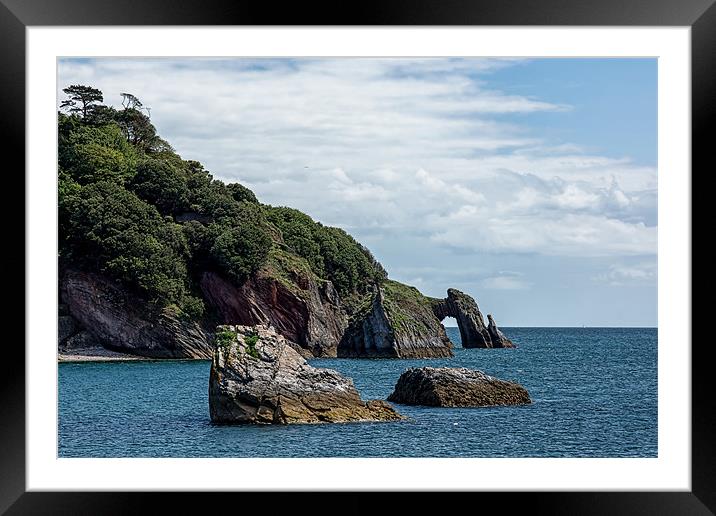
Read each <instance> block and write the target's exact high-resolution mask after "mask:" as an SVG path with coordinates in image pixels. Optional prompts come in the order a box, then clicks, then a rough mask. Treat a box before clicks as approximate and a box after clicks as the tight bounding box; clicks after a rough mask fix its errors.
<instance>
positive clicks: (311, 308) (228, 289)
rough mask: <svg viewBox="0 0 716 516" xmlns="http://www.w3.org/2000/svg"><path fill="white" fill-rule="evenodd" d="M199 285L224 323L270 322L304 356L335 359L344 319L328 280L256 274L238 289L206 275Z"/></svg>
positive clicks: (216, 276)
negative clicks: (290, 280) (288, 278)
mask: <svg viewBox="0 0 716 516" xmlns="http://www.w3.org/2000/svg"><path fill="white" fill-rule="evenodd" d="M200 287H201V290H202V292H203V294H204V298H205V299H206V300H207V301H208V302H209V303H210V304H212V305H213V306H214V307H215V308H216V309H217V311H218V312H219V314H220V317H221V321H222V323H224V324H241V325H247V326H253V325H256V324H269V325H271V326H273V327H274V328H276V330H277V331H278V332H279V333H280V334H281V335H283V336H284V337H285V338H286V339H287V340H288V341H289V343H290V344H291V345H292V346H293V347H294V348H295V349H296V350H297V351H299V353H301V354H302V355H303V356H307V357H313V356H315V357H335V356H336V348H337V346H338V343H339V341H340V339H341V336H342V335H343V332H344V331H345V328H346V326H347V323H348V321H347V317H346V315H345V313H344V311H343V310H342V309H341V306H340V302H339V299H338V294H337V293H336V291H335V289H334V288H333V284H332V283H331V282H330V281H321V280H317V279H315V278H311V277H309V276H307V275H303V276H297V277H296V278H293V281H292V282H288V281H281V279H280V278H277V277H275V276H272V275H270V274H267V273H264V272H259V273H258V274H256V275H254V276H252V277H251V278H249V279H248V280H247V281H246V282H244V283H243V284H242V285H241V286H236V285H235V284H233V283H231V282H230V281H228V280H226V279H224V278H223V277H222V276H220V275H219V274H217V273H215V272H204V273H203V274H202V275H201V279H200Z"/></svg>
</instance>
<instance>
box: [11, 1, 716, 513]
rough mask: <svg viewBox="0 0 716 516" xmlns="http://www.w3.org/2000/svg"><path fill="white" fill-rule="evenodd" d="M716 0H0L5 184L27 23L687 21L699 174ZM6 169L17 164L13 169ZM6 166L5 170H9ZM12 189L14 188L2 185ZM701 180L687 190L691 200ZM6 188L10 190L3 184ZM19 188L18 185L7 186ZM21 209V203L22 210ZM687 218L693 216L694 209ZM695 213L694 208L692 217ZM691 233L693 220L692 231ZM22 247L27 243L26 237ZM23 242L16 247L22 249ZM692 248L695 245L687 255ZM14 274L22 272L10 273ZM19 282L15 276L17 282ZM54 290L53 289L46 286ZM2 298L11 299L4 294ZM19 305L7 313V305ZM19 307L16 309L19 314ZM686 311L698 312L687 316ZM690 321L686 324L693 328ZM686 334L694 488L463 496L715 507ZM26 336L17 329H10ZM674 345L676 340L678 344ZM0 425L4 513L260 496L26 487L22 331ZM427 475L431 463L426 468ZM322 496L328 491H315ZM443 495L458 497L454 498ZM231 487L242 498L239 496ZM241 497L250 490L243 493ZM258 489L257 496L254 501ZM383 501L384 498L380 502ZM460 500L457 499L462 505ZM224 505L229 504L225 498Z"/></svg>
mask: <svg viewBox="0 0 716 516" xmlns="http://www.w3.org/2000/svg"><path fill="white" fill-rule="evenodd" d="M715 1H716V0H601V1H599V2H596V1H594V0H532V1H530V0H511V1H509V2H499V1H497V0H471V1H467V0H442V1H439V0H434V1H432V2H429V1H428V0H425V1H422V2H416V1H413V0H401V1H397V0H390V1H389V0H374V1H365V0H364V1H362V2H360V3H355V4H341V3H334V4H332V6H323V5H320V4H314V5H307V4H305V3H288V2H287V3H284V4H281V7H280V8H278V7H277V6H275V5H273V4H272V3H268V2H264V3H259V2H247V1H236V0H235V1H224V0H221V1H217V0H184V1H181V2H178V1H172V0H152V1H149V0H145V1H144V2H133V1H131V0H0V88H1V90H0V91H2V95H0V104H1V105H2V113H3V116H2V124H1V127H2V138H1V139H0V145H2V148H3V151H4V156H5V157H7V156H12V157H14V158H17V165H16V166H15V167H14V168H12V169H10V168H8V169H6V175H5V177H4V179H5V188H6V189H7V188H12V191H13V192H23V194H24V192H25V187H24V174H20V173H19V171H20V170H23V171H24V170H25V158H24V153H23V152H22V151H21V150H20V149H24V148H25V147H24V135H25V102H26V98H25V29H26V27H28V26H40V25H49V26H65V25H67V26H69V25H72V26H82V25H102V26H104V25H157V26H158V25H452V26H457V25H517V26H519V25H571V26H594V25H604V26H689V27H691V44H692V47H691V48H692V56H691V74H692V76H691V79H692V170H691V171H684V173H690V174H691V179H692V185H693V179H694V178H695V174H694V173H693V171H694V170H700V171H701V175H702V176H703V175H705V174H707V173H708V172H711V173H713V171H714V170H716V166H714V165H715V163H714V161H715V159H714V155H716V152H714V151H713V149H712V147H713V144H712V142H711V140H710V139H709V138H708V136H707V134H708V132H707V130H708V128H709V126H710V125H713V122H712V121H713V120H716V71H715V70H716V66H714V65H715V64H716V5H714V2H715ZM11 172H12V173H11ZM10 176H11V177H10ZM5 191H6V192H8V191H9V190H5ZM707 191H708V189H703V188H702V189H700V190H699V189H694V188H693V186H692V206H693V203H694V201H696V200H697V199H698V198H699V197H701V196H705V195H707ZM6 195H9V194H6ZM12 196H13V197H16V198H18V199H24V195H22V196H21V195H19V193H18V194H15V193H14V194H12ZM16 213H24V210H22V211H20V209H18V210H17V211H16ZM692 218H693V217H692ZM694 222H696V219H694ZM9 226H13V227H7V226H6V228H7V229H6V231H9V232H14V234H13V235H12V236H14V237H16V238H15V241H16V242H17V244H16V245H17V247H16V250H15V252H13V253H8V254H9V255H10V257H9V260H8V263H7V264H6V266H5V269H4V270H6V271H8V270H12V271H15V272H16V271H19V270H23V271H25V272H26V273H27V271H26V269H25V259H26V256H25V251H24V241H25V227H24V224H23V225H22V226H20V225H19V224H17V219H15V221H14V222H13V223H12V224H10V225H9ZM692 234H693V230H692ZM21 246H22V247H21ZM20 249H23V251H22V252H21V251H20ZM697 256H698V255H695V254H693V250H692V271H693V261H694V260H693V258H695V257H697ZM14 275H15V276H16V277H18V278H19V276H20V275H19V274H16V273H15V274H14ZM18 290H19V286H18ZM50 291H52V292H54V290H52V289H50ZM6 299H9V298H6ZM24 299H25V294H24V290H23V293H22V294H20V295H16V296H14V297H13V298H12V300H11V302H10V305H9V306H8V308H7V309H6V314H7V315H8V316H9V317H8V320H11V321H12V320H20V318H21V317H22V318H23V319H24V315H25V312H24V310H25V309H26V308H27V309H28V310H31V309H32V307H29V306H28V307H25V303H24V302H23V300H24ZM13 310H14V311H16V312H18V313H16V314H13V313H12V311H13ZM20 311H22V315H21V314H20V313H19V312H20ZM692 319H693V316H692ZM691 332H693V329H691ZM693 335H694V336H693V337H691V335H690V331H689V329H685V332H684V338H685V339H688V338H691V342H692V345H691V353H692V411H691V414H692V459H691V466H692V491H691V492H585V493H576V492H559V493H557V492H553V493H545V492H525V493H514V492H506V493H469V494H468V496H470V500H465V502H467V503H468V504H469V506H473V507H476V506H478V505H479V506H480V507H481V508H483V507H484V506H485V505H486V504H488V505H492V504H497V505H498V506H499V507H500V509H499V510H500V511H501V512H504V511H505V510H507V511H508V512H511V510H514V509H515V508H518V507H521V506H522V505H523V504H528V507H529V511H530V512H531V513H534V512H536V513H548V514H631V515H639V514H644V515H647V514H649V515H651V514H694V515H697V514H714V513H716V475H715V472H716V449H715V446H714V436H716V415H715V414H716V410H714V409H715V407H714V396H713V394H712V391H713V388H712V387H711V385H710V382H709V380H710V377H711V376H712V373H711V371H710V369H711V368H712V366H711V363H710V361H709V360H708V347H709V344H710V343H709V342H708V341H706V340H697V339H696V338H695V334H693ZM19 338H23V340H24V332H21V335H19V336H18V337H17V339H19ZM680 345H683V343H681V344H680ZM0 362H1V363H2V365H1V366H0V367H2V374H1V375H0V382H1V384H2V405H1V406H2V412H1V413H2V425H1V426H0V454H1V455H0V511H7V514H113V513H122V514H126V513H135V512H138V513H143V512H147V511H148V510H151V508H152V506H153V504H154V503H155V502H156V503H161V504H162V506H161V507H162V512H164V513H169V512H175V513H177V514H183V513H185V512H187V510H188V507H189V505H188V503H189V500H188V498H189V497H190V496H191V497H192V498H196V500H194V499H193V500H192V502H199V504H202V505H203V504H204V503H206V504H209V503H210V504H212V505H215V504H221V503H225V504H234V503H240V506H243V507H248V506H250V504H253V503H260V504H265V503H266V496H267V494H266V493H263V494H261V493H255V494H247V493H191V494H189V493H120V492H112V493H79V492H43V493H40V492H26V489H25V472H26V470H25V367H24V364H25V353H24V349H22V348H21V347H20V346H19V345H17V340H13V341H10V340H8V341H7V342H6V343H5V356H4V359H3V360H2V361H0ZM426 474H427V473H426ZM309 495H311V494H310V493H288V494H282V493H281V494H279V493H273V494H271V498H270V507H271V509H270V512H271V513H274V512H278V511H280V510H286V509H287V510H294V509H295V508H296V507H298V508H300V507H311V508H312V510H314V511H318V512H322V511H321V509H320V505H317V504H316V503H315V500H313V501H308V500H306V498H307V496H309ZM322 496H323V495H322ZM376 496H377V494H376V493H360V492H352V493H345V494H340V502H339V503H340V505H339V506H336V502H333V503H327V504H325V505H323V504H321V505H323V506H324V507H326V508H327V509H326V510H327V511H330V512H335V511H336V507H340V508H341V510H340V512H343V513H345V512H349V513H351V514H359V513H363V512H368V511H370V512H373V510H374V508H375V507H379V506H380V505H382V503H383V502H378V501H377V500H376ZM450 496H451V501H450V506H453V504H459V503H460V502H461V500H459V498H460V497H458V499H457V500H455V498H452V497H454V496H456V495H455V494H451V495H450ZM238 497H242V500H241V501H239V500H238ZM246 497H251V498H256V499H255V500H247V499H246ZM262 499H263V502H262V501H261V500H262ZM396 502H397V503H399V504H400V508H401V509H400V510H401V511H403V512H405V511H412V510H419V509H420V508H421V507H425V505H424V504H425V503H426V501H425V494H424V493H408V494H401V495H400V496H399V497H398V500H396ZM379 504H380V505H379ZM457 506H458V505H455V507H457ZM227 507H228V505H227Z"/></svg>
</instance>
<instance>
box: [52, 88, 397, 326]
mask: <svg viewBox="0 0 716 516" xmlns="http://www.w3.org/2000/svg"><path fill="white" fill-rule="evenodd" d="M63 91H64V92H65V93H66V94H67V96H68V98H67V99H66V100H65V101H63V102H62V104H61V111H60V112H59V113H58V143H59V155H58V156H59V157H58V168H59V170H58V172H59V177H58V197H59V198H58V201H59V258H60V264H61V266H71V267H74V268H79V269H82V270H87V271H91V272H99V273H101V274H103V275H105V276H106V277H108V278H111V279H113V280H115V281H117V282H118V283H120V284H121V285H123V286H125V287H127V288H128V289H130V290H131V291H133V292H135V293H136V294H137V295H139V296H141V297H142V298H143V299H145V300H147V301H149V302H150V303H152V304H153V305H155V306H157V307H165V306H175V307H178V308H179V310H181V311H182V312H183V313H184V314H186V315H188V316H190V317H192V318H200V317H201V316H202V314H203V312H204V309H205V307H204V301H203V299H202V296H201V294H200V290H199V289H198V287H197V280H196V277H197V274H198V273H200V272H201V271H207V270H214V271H217V272H220V273H221V274H223V275H224V276H226V277H228V278H230V279H231V280H232V281H234V282H235V283H237V284H241V283H242V282H243V281H245V280H246V279H247V278H248V277H250V276H251V275H252V274H255V273H256V272H258V271H259V270H263V271H264V272H265V273H270V274H273V275H275V276H276V278H277V279H278V280H280V281H282V282H285V283H286V284H295V283H296V281H297V278H298V277H300V276H301V275H304V276H306V275H310V276H312V277H315V278H318V279H324V280H330V281H331V282H332V283H333V284H334V286H335V287H336V290H337V291H338V292H339V293H340V294H341V295H342V296H343V297H345V298H351V297H356V296H360V295H361V294H363V293H366V292H369V291H370V290H371V287H372V286H373V285H374V284H380V283H382V282H384V281H385V279H386V276H387V275H386V273H385V270H384V269H383V267H382V266H381V265H380V263H378V262H377V261H376V260H375V258H374V257H373V255H372V254H371V253H370V251H368V249H366V248H365V247H363V246H362V245H361V244H359V243H358V242H356V241H355V240H354V239H353V238H352V237H351V236H350V235H348V234H347V233H346V232H345V231H343V230H341V229H338V228H333V227H328V226H324V225H322V224H320V223H318V222H315V221H313V220H312V219H311V218H310V217H309V216H308V215H306V214H304V213H302V212H300V211H298V210H294V209H291V208H286V207H274V206H269V205H264V204H261V203H259V201H258V200H257V198H256V196H255V195H254V193H253V192H252V191H251V190H249V189H248V188H246V187H245V186H243V185H241V184H238V183H233V184H225V183H224V182H222V181H220V180H218V179H214V178H213V176H212V174H211V173H210V172H209V171H207V170H205V169H204V167H203V166H202V164H201V163H199V162H197V161H191V160H185V159H182V158H181V157H180V156H179V155H178V154H177V153H176V152H175V151H174V150H173V149H172V147H171V145H169V143H167V142H166V141H165V140H163V139H162V138H161V137H159V135H157V133H156V129H155V127H154V126H153V124H152V123H151V120H150V118H149V116H148V114H145V109H144V108H143V106H142V103H141V101H140V100H139V99H138V98H136V97H135V96H134V95H131V94H129V93H122V94H121V95H122V97H123V102H122V109H115V108H113V107H110V106H106V105H103V104H102V102H103V100H104V96H103V93H102V92H101V91H99V90H97V89H95V88H92V87H89V86H83V85H73V86H70V87H68V88H65V89H64V90H63Z"/></svg>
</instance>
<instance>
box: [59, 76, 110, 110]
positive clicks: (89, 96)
mask: <svg viewBox="0 0 716 516" xmlns="http://www.w3.org/2000/svg"><path fill="white" fill-rule="evenodd" d="M62 91H63V92H64V93H65V94H66V95H68V96H69V98H68V99H66V100H63V101H62V103H61V104H60V108H62V109H67V111H68V112H70V113H73V114H76V115H79V116H81V117H82V118H87V116H88V115H89V114H91V113H92V111H93V110H94V109H95V108H96V107H97V105H98V104H99V103H100V102H102V101H103V100H104V97H103V95H102V92H101V91H100V90H98V89H96V88H92V87H91V86H83V85H81V84H73V85H72V86H68V87H67V88H64V89H63V90H62Z"/></svg>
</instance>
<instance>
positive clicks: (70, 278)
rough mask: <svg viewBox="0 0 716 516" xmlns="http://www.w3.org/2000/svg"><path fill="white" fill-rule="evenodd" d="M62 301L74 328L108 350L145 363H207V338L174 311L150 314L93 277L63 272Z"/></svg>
mask: <svg viewBox="0 0 716 516" xmlns="http://www.w3.org/2000/svg"><path fill="white" fill-rule="evenodd" d="M60 291H61V295H62V301H63V303H64V304H66V305H67V309H68V312H69V313H70V314H71V316H72V317H74V319H75V320H76V321H77V323H78V324H79V326H81V327H82V328H83V330H84V331H86V332H88V334H89V335H85V336H83V337H82V339H83V342H85V343H86V341H87V339H89V338H90V337H93V338H95V339H96V340H98V341H99V342H101V343H102V345H103V346H104V347H106V348H108V349H112V350H115V351H120V352H123V353H130V354H134V355H139V356H144V357H151V358H210V357H211V354H212V353H211V344H210V340H209V336H208V335H207V333H206V332H204V330H203V329H202V328H201V327H200V326H199V325H198V324H197V323H196V322H192V321H190V320H188V319H187V318H185V317H182V314H181V313H179V312H178V311H177V310H172V309H171V308H165V309H163V310H161V311H160V312H158V313H155V311H153V310H152V309H151V308H150V307H149V306H147V304H146V303H144V302H143V301H141V299H139V298H138V297H137V296H134V295H132V294H130V293H128V292H127V291H125V290H124V289H122V288H121V287H119V286H118V285H117V284H116V283H114V282H111V281H109V280H107V279H106V278H104V277H103V276H101V275H99V274H94V273H88V272H79V271H74V270H68V271H66V272H65V273H64V275H63V277H62V279H61V289H60Z"/></svg>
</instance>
